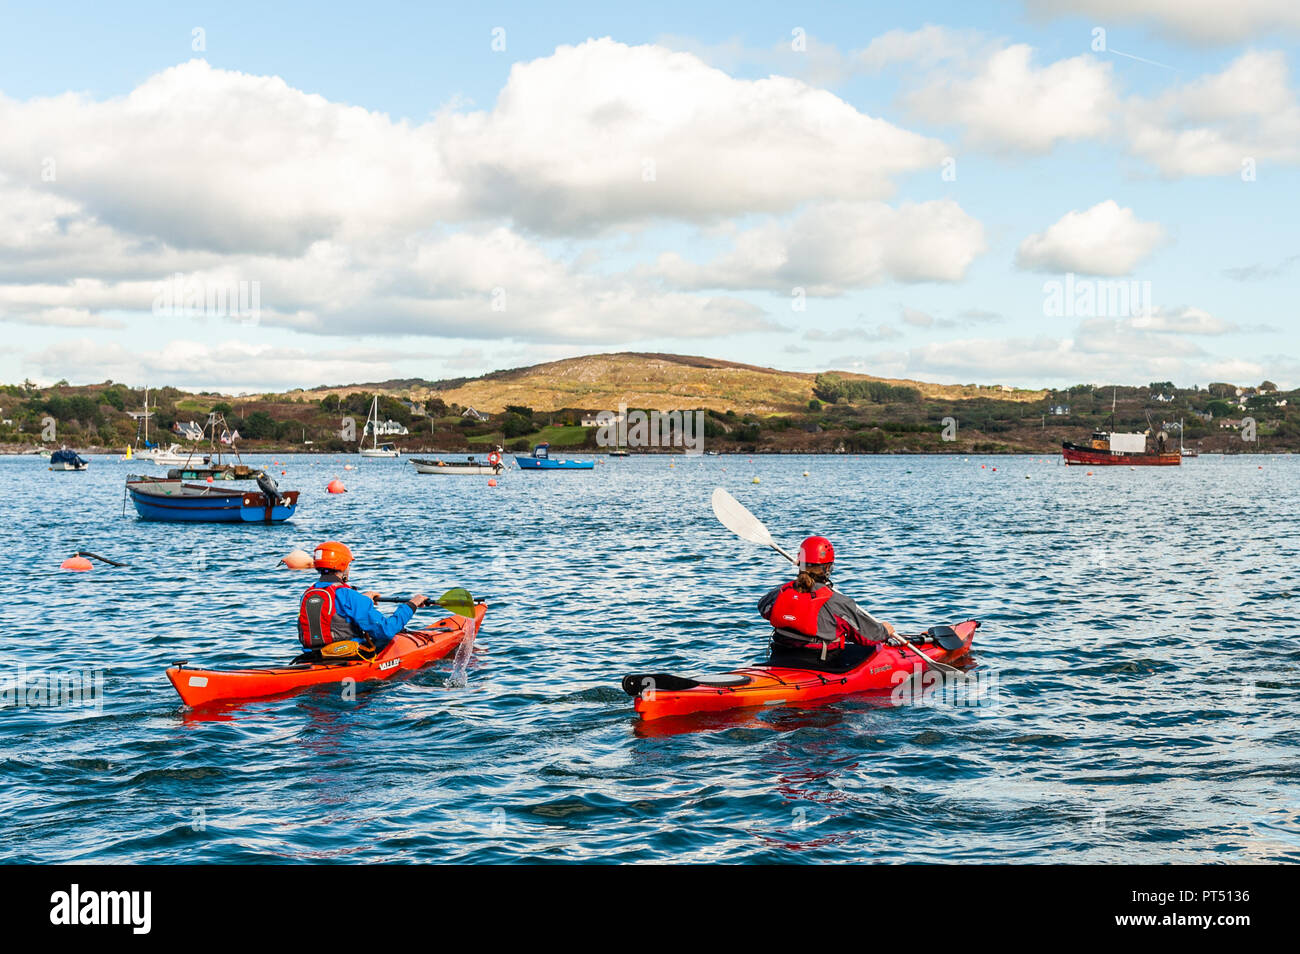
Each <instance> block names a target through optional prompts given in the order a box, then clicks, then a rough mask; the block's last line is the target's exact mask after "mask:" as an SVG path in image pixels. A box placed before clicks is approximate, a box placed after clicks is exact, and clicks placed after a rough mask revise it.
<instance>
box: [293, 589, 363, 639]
mask: <svg viewBox="0 0 1300 954" xmlns="http://www.w3.org/2000/svg"><path fill="white" fill-rule="evenodd" d="M340 587H342V588H343V589H350V587H349V586H348V585H347V584H346V583H330V584H328V585H327V586H313V587H311V588H310V589H309V590H307V592H306V593H304V594H303V595H302V604H301V605H300V606H299V607H298V638H299V639H300V640H301V641H302V644H303V646H304V647H305V648H307V649H320V648H321V647H322V646H328V645H329V644H330V643H332V642H334V641H335V640H336V639H356V638H358V633H359V630H358V629H357V627H355V626H353V625H352V623H351V621H349V620H346V619H343V618H342V617H340V616H335V614H334V610H335V602H334V592H335V590H338V589H339V588H340Z"/></svg>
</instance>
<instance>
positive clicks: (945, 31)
mask: <svg viewBox="0 0 1300 954" xmlns="http://www.w3.org/2000/svg"><path fill="white" fill-rule="evenodd" d="M987 42H988V41H987V39H985V38H984V37H983V35H982V34H981V33H979V32H978V31H976V30H969V29H956V28H953V27H946V26H937V25H935V24H929V23H927V24H926V25H925V26H923V27H921V28H920V29H917V30H890V31H888V32H886V33H882V34H880V36H878V37H875V38H874V39H873V40H872V41H871V43H870V44H868V45H867V47H866V48H865V49H863V50H859V51H858V52H857V53H855V54H854V56H853V59H854V61H855V62H856V63H857V65H858V66H860V67H861V68H862V69H865V70H870V71H879V70H882V69H885V68H887V67H890V66H899V65H904V66H907V67H908V68H909V69H917V68H920V69H929V68H931V67H934V66H937V65H938V64H939V63H943V62H945V61H948V62H951V61H962V62H965V61H966V60H967V58H968V57H969V56H970V55H971V54H972V53H973V51H975V50H976V49H978V48H979V47H980V46H982V45H983V44H985V43H987Z"/></svg>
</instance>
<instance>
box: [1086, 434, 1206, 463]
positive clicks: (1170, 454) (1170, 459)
mask: <svg viewBox="0 0 1300 954" xmlns="http://www.w3.org/2000/svg"><path fill="white" fill-rule="evenodd" d="M1123 438H1129V439H1130V440H1123ZM1132 438H1136V439H1137V440H1132ZM1138 441H1140V442H1141V444H1140V446H1139V445H1138ZM1146 441H1147V436H1146V435H1145V434H1115V433H1112V432H1109V431H1097V432H1096V433H1094V434H1093V435H1092V440H1091V441H1089V442H1088V443H1087V444H1075V443H1073V442H1072V441H1064V442H1063V443H1062V444H1061V454H1062V455H1063V456H1064V457H1065V462H1066V463H1067V464H1087V465H1089V466H1092V465H1094V464H1095V465H1098V466H1102V467H1104V466H1106V465H1107V464H1128V465H1129V466H1130V467H1177V466H1178V465H1179V464H1181V463H1182V462H1183V455H1182V452H1181V451H1176V450H1175V451H1165V450H1157V451H1156V452H1155V453H1154V454H1149V453H1147V450H1146ZM1133 447H1137V449H1136V450H1131V449H1129V448H1133Z"/></svg>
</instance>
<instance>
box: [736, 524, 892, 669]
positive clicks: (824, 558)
mask: <svg viewBox="0 0 1300 954" xmlns="http://www.w3.org/2000/svg"><path fill="white" fill-rule="evenodd" d="M834 565H835V548H834V547H832V546H831V542H830V541H829V540H827V539H826V538H825V537H809V538H808V539H807V540H805V541H804V542H803V543H802V544H801V545H800V546H799V566H800V570H799V575H798V576H797V577H796V578H795V579H794V580H792V581H790V582H789V583H783V584H782V585H781V586H778V587H776V588H775V589H773V590H771V591H770V592H768V593H767V594H766V595H765V596H764V597H763V598H762V599H761V600H759V601H758V611H759V613H761V614H762V616H763V618H764V619H765V620H767V621H768V622H769V623H771V624H772V645H771V655H770V658H769V665H772V666H789V667H791V668H796V669H821V670H829V671H836V672H842V671H844V670H847V669H851V668H853V667H854V666H856V665H857V664H858V663H860V662H863V661H864V660H866V659H867V658H868V657H870V656H871V655H872V654H873V653H874V652H875V651H876V649H877V648H879V646H880V644H881V643H885V642H889V641H890V640H891V639H892V638H893V635H894V627H893V626H892V625H891V624H889V623H886V622H884V621H883V620H878V619H876V618H875V617H874V616H872V615H871V614H870V613H868V612H867V611H866V610H864V609H863V608H862V607H860V606H858V604H857V603H855V602H853V600H851V599H849V598H848V597H847V596H845V595H844V594H843V593H837V592H836V591H835V590H832V589H831V586H830V582H831V570H832V569H833V568H834Z"/></svg>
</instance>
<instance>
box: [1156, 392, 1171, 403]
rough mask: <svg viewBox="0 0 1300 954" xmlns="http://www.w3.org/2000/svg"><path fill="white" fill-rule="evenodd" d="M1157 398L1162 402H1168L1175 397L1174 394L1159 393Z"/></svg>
mask: <svg viewBox="0 0 1300 954" xmlns="http://www.w3.org/2000/svg"><path fill="white" fill-rule="evenodd" d="M1155 399H1156V400H1157V401H1159V402H1160V403H1161V404H1168V403H1170V402H1171V401H1172V400H1173V399H1174V396H1173V395H1172V394H1157V395H1156V396H1155Z"/></svg>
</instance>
